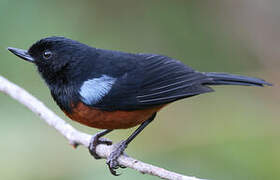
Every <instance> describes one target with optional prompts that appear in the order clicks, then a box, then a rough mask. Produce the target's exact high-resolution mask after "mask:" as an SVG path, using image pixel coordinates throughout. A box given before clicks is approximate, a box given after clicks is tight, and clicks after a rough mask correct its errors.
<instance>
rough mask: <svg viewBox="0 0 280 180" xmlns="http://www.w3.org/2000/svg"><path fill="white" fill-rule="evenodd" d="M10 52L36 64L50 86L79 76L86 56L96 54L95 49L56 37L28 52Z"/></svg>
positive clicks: (18, 50) (31, 48) (12, 50)
mask: <svg viewBox="0 0 280 180" xmlns="http://www.w3.org/2000/svg"><path fill="white" fill-rule="evenodd" d="M8 50H9V51H11V52H12V53H13V54H15V55H16V56H18V57H20V58H22V59H24V60H26V61H29V62H32V63H34V64H35V65H36V66H37V68H38V71H39V72H40V74H41V75H42V76H43V78H44V79H45V80H46V82H47V83H48V84H52V83H57V81H58V82H59V83H65V82H66V81H67V79H68V80H70V79H71V80H73V76H74V75H75V74H77V73H75V72H76V71H79V65H80V64H81V63H82V62H83V61H85V59H87V58H85V56H87V55H88V54H91V56H93V55H94V54H95V48H92V47H89V46H87V45H85V44H82V43H79V42H77V41H74V40H71V39H67V38H65V37H55V36H54V37H47V38H44V39H41V40H39V41H37V42H36V43H34V44H33V45H32V46H31V47H30V48H29V49H28V51H26V50H21V49H17V48H10V47H9V48H8ZM74 69H75V70H74ZM61 81H62V82H61Z"/></svg>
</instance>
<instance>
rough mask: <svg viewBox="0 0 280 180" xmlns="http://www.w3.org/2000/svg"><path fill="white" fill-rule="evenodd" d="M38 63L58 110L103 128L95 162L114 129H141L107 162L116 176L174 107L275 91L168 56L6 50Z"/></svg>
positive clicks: (62, 48)
mask: <svg viewBox="0 0 280 180" xmlns="http://www.w3.org/2000/svg"><path fill="white" fill-rule="evenodd" d="M8 50H9V51H10V52H12V53H13V54H14V55H16V56H18V57H20V58H22V59H24V60H26V61H28V62H31V63H33V64H35V66H36V67H37V70H38V72H39V74H40V75H41V77H42V78H43V79H44V81H45V83H46V84H47V86H48V88H49V90H50V92H51V95H52V97H53V99H54V101H55V102H56V103H57V105H58V106H59V107H60V109H61V110H62V111H63V112H64V113H65V114H66V115H67V116H68V117H69V118H70V119H72V120H74V121H77V122H79V123H81V124H83V125H86V126H89V127H93V128H98V129H102V131H100V132H98V133H96V134H95V135H93V136H92V138H91V140H90V145H89V147H88V149H89V152H90V154H91V155H92V156H93V157H94V158H95V159H100V158H101V157H99V156H98V154H97V153H96V147H97V145H99V144H107V145H111V144H112V142H111V141H109V140H105V139H104V138H101V137H103V136H105V135H106V134H108V133H110V132H112V131H113V130H116V129H127V128H132V127H134V126H137V125H139V126H138V128H137V129H136V130H135V131H134V132H133V133H132V134H131V135H130V136H129V137H128V138H127V139H125V140H122V141H120V143H118V144H117V146H116V148H115V150H114V151H112V153H111V154H110V155H109V157H108V158H107V162H106V163H107V165H108V167H109V170H110V172H111V173H112V174H113V175H119V174H118V173H117V172H116V170H117V169H118V168H119V167H122V166H121V165H120V164H119V163H118V157H119V156H121V155H122V154H123V152H124V151H125V149H126V148H127V146H128V144H129V143H130V142H131V141H132V140H133V139H134V138H135V137H136V136H137V135H138V134H139V133H140V132H141V131H142V130H143V129H144V128H145V127H146V126H148V125H149V124H150V123H151V122H152V121H153V120H154V119H155V117H156V114H157V113H158V112H159V111H160V110H161V109H162V108H164V107H165V106H167V105H169V104H170V103H172V102H174V101H177V100H180V99H184V98H189V97H192V96H196V95H200V94H204V93H209V92H213V91H214V90H213V89H212V88H211V87H210V86H214V85H241V86H259V87H262V86H271V85H272V84H271V83H269V82H266V81H265V80H263V79H259V78H254V77H247V76H241V75H233V74H228V73H217V72H199V71H197V70H194V69H192V68H191V67H189V66H187V65H185V64H183V63H182V62H180V61H178V60H176V59H173V58H170V57H168V56H164V55H158V54H149V53H127V52H121V51H115V50H106V49H99V48H95V47H91V46H88V45H86V44H83V43H80V42H78V41H75V40H72V39H69V38H66V37H61V36H51V37H46V38H43V39H41V40H38V41H37V42H35V43H34V44H32V45H31V46H30V47H29V49H28V50H23V49H18V48H12V47H8Z"/></svg>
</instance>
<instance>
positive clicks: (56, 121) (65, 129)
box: [0, 76, 202, 180]
mask: <svg viewBox="0 0 280 180" xmlns="http://www.w3.org/2000/svg"><path fill="white" fill-rule="evenodd" d="M0 91H1V92H3V93H5V94H7V95H9V96H11V97H12V98H13V99H15V100H17V101H18V102H20V103H21V104H23V105H24V106H26V107H27V108H28V109H30V110H31V111H32V112H34V113H35V114H37V115H38V116H39V117H40V118H41V119H43V120H44V121H45V122H46V123H47V124H48V125H50V126H51V127H54V128H55V129H56V130H57V131H58V132H59V133H61V134H62V135H63V136H64V137H65V138H66V139H67V140H68V141H69V142H70V144H72V145H73V146H75V147H76V146H77V145H82V146H84V147H86V148H87V147H88V146H89V141H90V138H91V135H89V134H85V133H82V132H80V131H78V130H76V129H75V128H73V127H72V126H71V125H70V124H68V123H66V122H65V121H64V120H62V119H61V118H60V117H58V116H57V115H56V114H55V113H54V112H52V111H51V110H49V109H48V108H47V107H46V106H45V105H44V104H43V103H42V102H40V101H39V100H38V99H37V98H35V97H34V96H32V95H31V94H29V93H28V92H27V91H25V90H24V89H22V88H21V87H19V86H17V85H15V84H13V83H11V82H9V81H8V80H7V79H5V78H4V77H2V76H0ZM113 149H114V145H111V146H108V145H103V144H100V145H98V146H97V149H96V152H97V154H98V155H99V156H100V157H102V158H107V157H108V156H109V155H110V153H111V152H112V151H113ZM118 161H119V164H120V165H123V166H126V167H129V168H131V169H134V170H136V171H139V172H141V173H143V174H150V175H154V176H158V177H160V178H162V179H176V180H202V179H198V178H195V177H190V176H184V175H181V174H178V173H175V172H171V171H168V170H165V169H163V168H160V167H156V166H153V165H150V164H147V163H144V162H141V161H138V160H136V159H134V158H132V157H129V156H127V155H122V156H120V157H119V159H118Z"/></svg>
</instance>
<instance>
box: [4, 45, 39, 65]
mask: <svg viewBox="0 0 280 180" xmlns="http://www.w3.org/2000/svg"><path fill="white" fill-rule="evenodd" d="M8 50H9V51H11V52H12V53H13V54H14V55H16V56H18V57H20V58H22V59H24V60H26V61H28V62H32V63H34V59H33V57H31V56H30V54H29V53H28V52H27V51H26V50H23V49H18V48H12V47H8Z"/></svg>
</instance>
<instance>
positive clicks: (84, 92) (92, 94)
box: [79, 75, 116, 104]
mask: <svg viewBox="0 0 280 180" xmlns="http://www.w3.org/2000/svg"><path fill="white" fill-rule="evenodd" d="M115 81H116V78H113V77H110V76H107V75H103V76H101V77H99V78H94V79H89V80H87V81H85V82H84V83H83V85H82V87H81V89H80V91H79V93H80V95H81V96H82V98H83V99H82V100H83V101H84V103H86V104H96V103H98V102H99V101H100V100H101V99H102V98H103V97H104V96H105V95H106V94H108V93H109V91H110V90H111V88H112V86H113V84H114V83H115Z"/></svg>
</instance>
